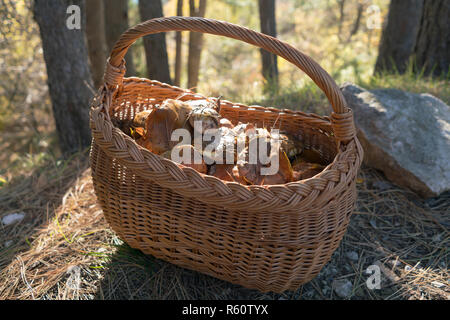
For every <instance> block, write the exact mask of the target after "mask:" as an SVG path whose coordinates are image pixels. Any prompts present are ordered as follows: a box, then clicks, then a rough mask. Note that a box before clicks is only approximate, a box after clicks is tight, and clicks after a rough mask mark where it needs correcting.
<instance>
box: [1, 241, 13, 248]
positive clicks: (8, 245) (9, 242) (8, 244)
mask: <svg viewBox="0 0 450 320" xmlns="http://www.w3.org/2000/svg"><path fill="white" fill-rule="evenodd" d="M12 244H13V241H12V240H6V241H5V243H4V244H3V246H4V247H5V248H9V247H11V246H12Z"/></svg>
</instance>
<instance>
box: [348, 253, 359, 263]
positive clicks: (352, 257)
mask: <svg viewBox="0 0 450 320" xmlns="http://www.w3.org/2000/svg"><path fill="white" fill-rule="evenodd" d="M345 256H346V257H347V258H349V259H350V260H352V261H358V258H359V257H358V253H357V252H355V251H348V252H346V253H345Z"/></svg>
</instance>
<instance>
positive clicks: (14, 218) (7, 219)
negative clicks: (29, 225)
mask: <svg viewBox="0 0 450 320" xmlns="http://www.w3.org/2000/svg"><path fill="white" fill-rule="evenodd" d="M24 217H25V212H17V213H10V214H7V215H6V216H4V217H3V218H2V223H3V224H4V225H5V226H8V225H10V224H13V223H15V222H18V221H20V220H22V219H23V218H24Z"/></svg>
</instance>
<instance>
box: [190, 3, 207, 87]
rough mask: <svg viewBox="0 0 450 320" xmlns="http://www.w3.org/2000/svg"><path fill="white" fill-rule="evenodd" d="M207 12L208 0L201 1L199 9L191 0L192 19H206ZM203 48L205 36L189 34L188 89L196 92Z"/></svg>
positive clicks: (196, 33)
mask: <svg viewBox="0 0 450 320" xmlns="http://www.w3.org/2000/svg"><path fill="white" fill-rule="evenodd" d="M205 12H206V0H200V2H199V6H198V8H197V7H196V6H195V1H194V0H189V13H190V16H191V17H204V16H205ZM202 47H203V34H202V33H199V32H191V33H190V34H189V54H188V88H190V89H193V90H194V91H196V87H197V84H198V75H199V70H200V58H201V53H202Z"/></svg>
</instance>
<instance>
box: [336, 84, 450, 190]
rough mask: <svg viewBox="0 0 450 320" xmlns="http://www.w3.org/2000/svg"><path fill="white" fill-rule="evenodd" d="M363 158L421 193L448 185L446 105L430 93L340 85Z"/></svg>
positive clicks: (449, 117)
mask: <svg viewBox="0 0 450 320" xmlns="http://www.w3.org/2000/svg"><path fill="white" fill-rule="evenodd" d="M341 90H342V93H343V94H344V96H345V99H346V100H347V103H348V106H349V107H350V108H351V109H353V113H354V117H355V124H356V127H357V132H358V138H359V140H360V142H361V144H362V146H363V148H364V163H365V164H366V165H368V166H370V167H373V168H376V169H378V170H381V171H383V172H384V174H385V175H386V177H387V178H388V179H389V180H390V181H392V182H393V183H394V184H397V185H399V186H403V187H406V188H409V189H411V190H412V191H414V192H416V193H418V194H419V195H421V196H423V197H432V196H437V195H439V194H441V193H442V192H444V191H446V190H450V161H448V157H449V154H450V107H449V106H448V105H446V104H445V103H444V102H442V101H441V100H439V99H438V98H436V97H434V96H432V95H430V94H414V93H408V92H404V91H400V90H396V89H379V90H371V91H367V90H365V89H363V88H361V87H358V86H356V85H353V84H351V83H345V84H344V85H342V87H341Z"/></svg>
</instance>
